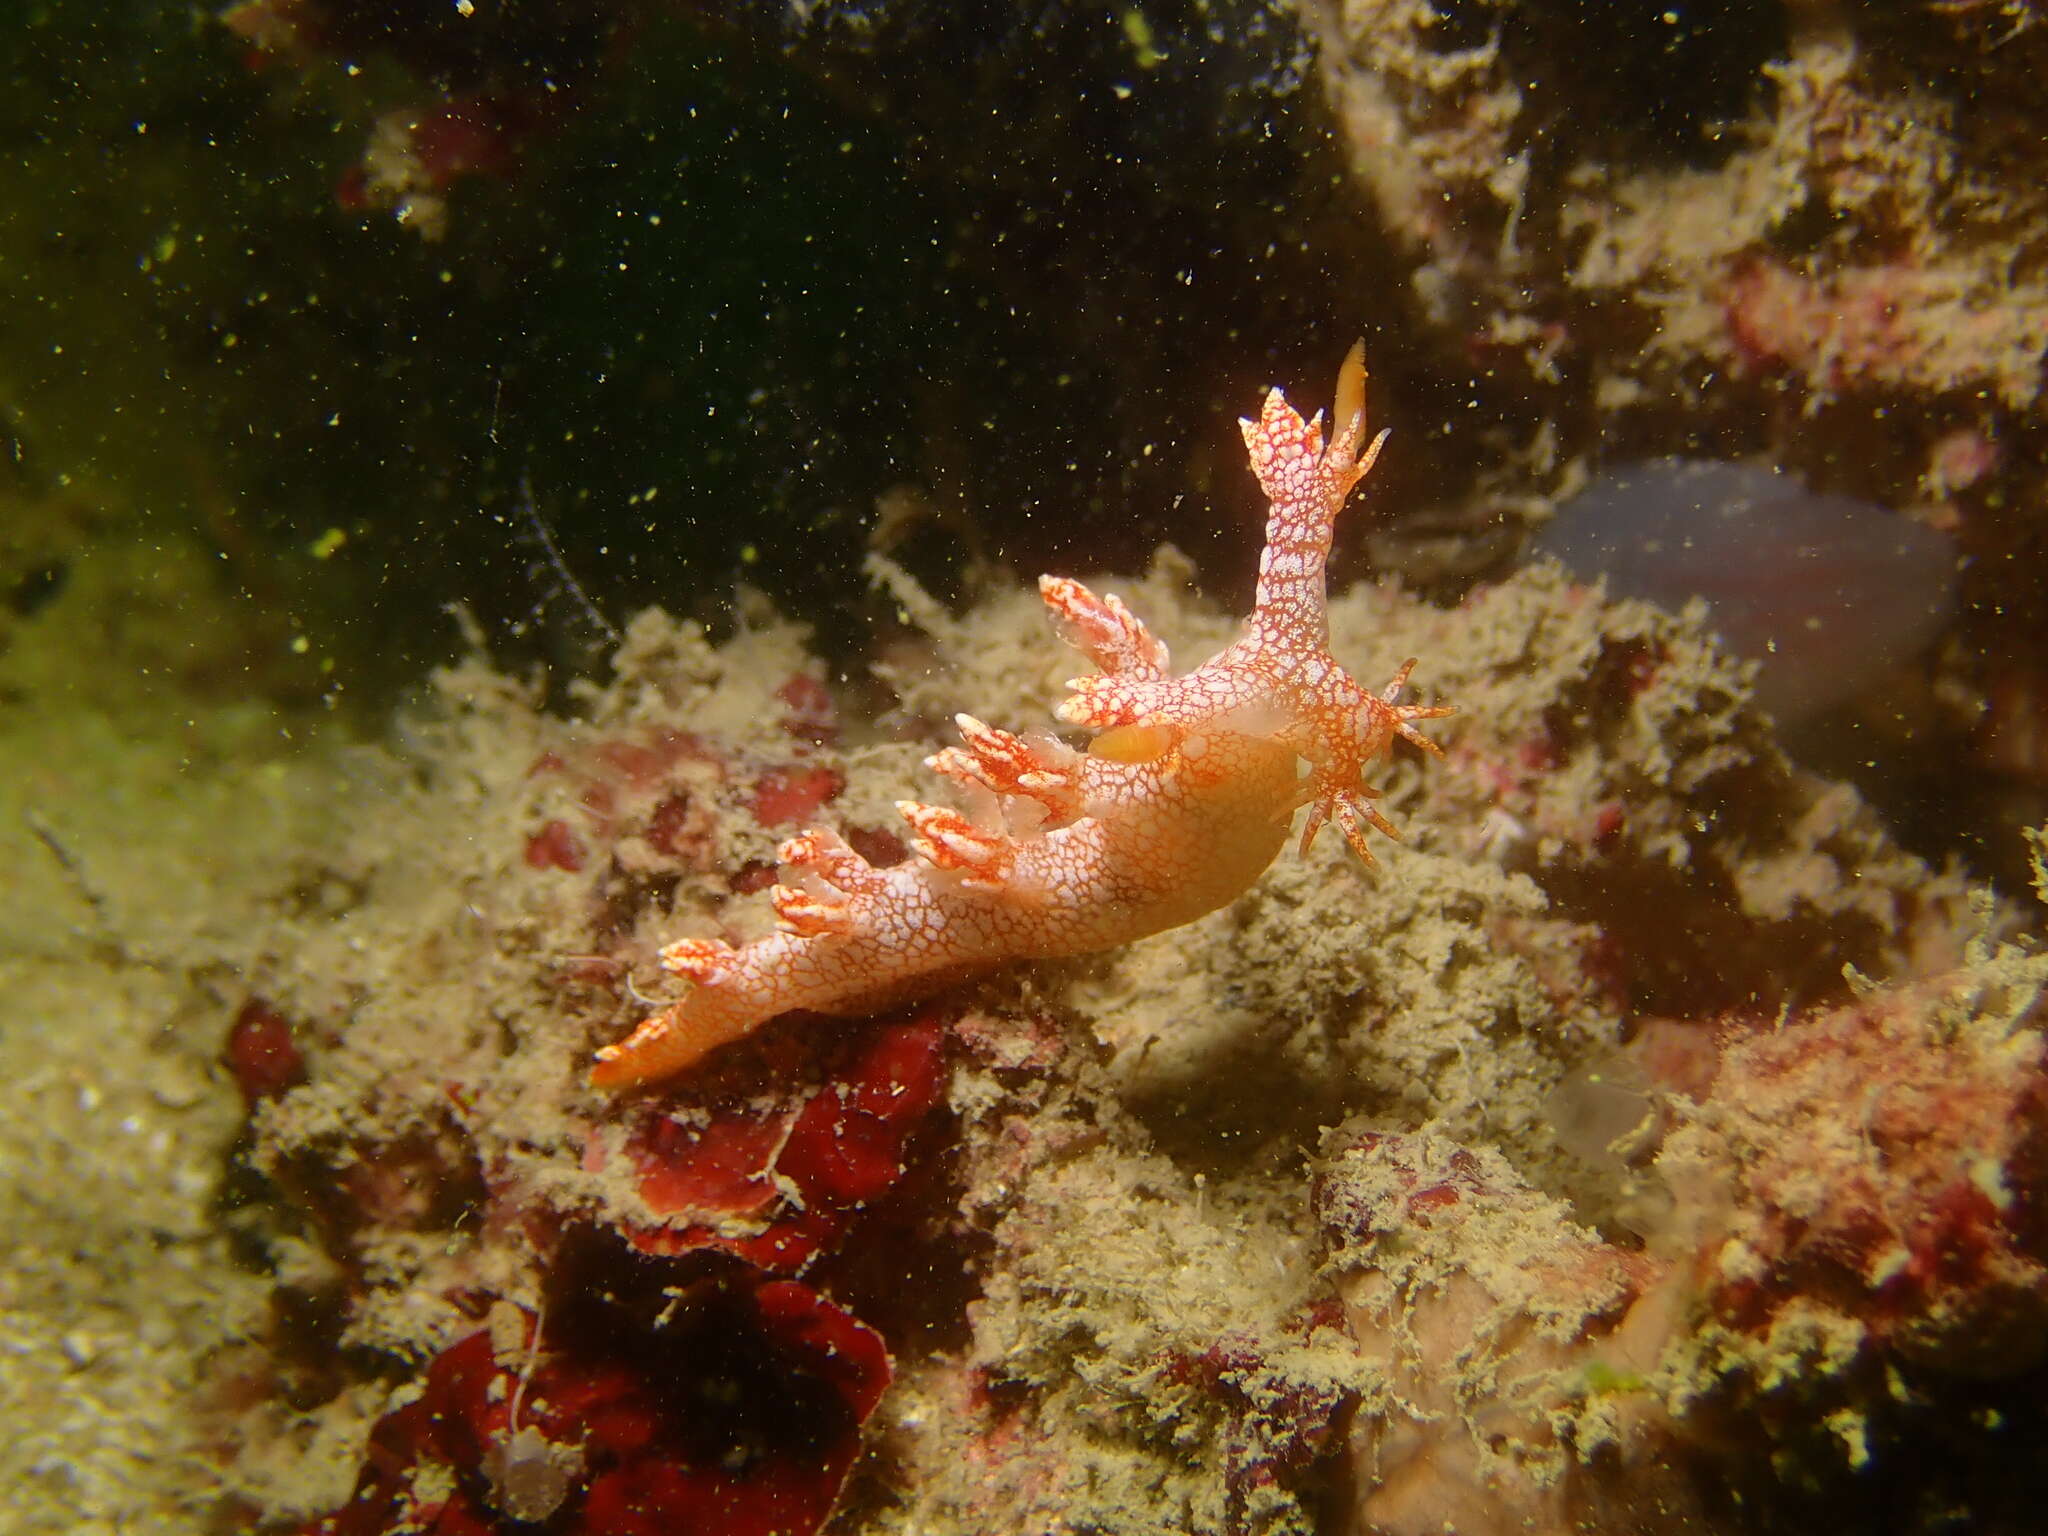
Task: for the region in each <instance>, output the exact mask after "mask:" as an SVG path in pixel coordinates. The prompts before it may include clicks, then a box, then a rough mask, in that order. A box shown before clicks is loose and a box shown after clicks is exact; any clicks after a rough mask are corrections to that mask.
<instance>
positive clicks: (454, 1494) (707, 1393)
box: [304, 1276, 891, 1536]
mask: <svg viewBox="0 0 2048 1536" xmlns="http://www.w3.org/2000/svg"><path fill="white" fill-rule="evenodd" d="M520 1316H521V1317H522V1319H523V1320H524V1314H520ZM519 1331H520V1333H522V1334H523V1335H524V1336H525V1346H524V1347H521V1348H502V1349H501V1346H500V1344H499V1342H496V1341H494V1338H493V1333H492V1330H490V1329H484V1330H481V1331H479V1332H476V1333H473V1334H471V1335H469V1336H468V1337H467V1338H465V1339H462V1340H461V1341H459V1342H458V1343H456V1344H453V1345H451V1346H450V1347H449V1348H447V1349H445V1350H443V1351H442V1352H441V1353H440V1355H438V1356H437V1357H436V1358H435V1359H434V1361H433V1363H432V1364H431V1365H430V1366H429V1367H428V1369H427V1373H426V1379H425V1382H424V1384H423V1387H422V1390H421V1393H420V1395H419V1397H417V1398H416V1399H415V1400H413V1401H412V1402H410V1403H408V1404H406V1405H405V1406H404V1407H402V1408H399V1409H397V1410H395V1411H394V1412H391V1413H388V1414H386V1415H385V1416H384V1417H383V1418H382V1419H380V1420H379V1421H378V1423H377V1425H376V1427H375V1428H374V1429H373V1430H372V1431H371V1435H370V1447H369V1454H368V1455H367V1456H366V1457H365V1460H364V1464H363V1470H362V1473H361V1476H360V1477H359V1479H358V1481H357V1484H356V1490H355V1493H354V1496H353V1497H352V1498H351V1499H350V1500H349V1502H348V1503H347V1504H346V1505H344V1506H343V1507H342V1508H341V1509H339V1510H337V1511H336V1512H335V1513H333V1514H331V1515H328V1516H327V1517H325V1518H324V1519H322V1520H318V1521H315V1522H313V1523H312V1524H311V1525H308V1526H306V1527H305V1528H304V1532H305V1536H386V1533H391V1536H396V1533H398V1532H403V1531H433V1532H436V1533H439V1536H484V1533H491V1536H513V1533H515V1532H519V1531H529V1530H534V1529H538V1528H541V1525H542V1523H543V1522H544V1523H545V1529H546V1530H548V1531H549V1532H552V1533H555V1536H643V1533H644V1536H656V1533H661V1536H675V1533H685V1536H692V1533H694V1536H713V1533H715V1536H807V1533H809V1532H811V1531H815V1530H816V1529H817V1528H818V1527H819V1526H820V1525H822V1524H823V1523H824V1520H825V1518H826V1516H828V1515H829V1514H830V1513H831V1511H832V1506H833V1504H834V1503H835V1501H836V1500H837V1498H838V1494H839V1489H840V1486H841V1485H842V1484H843V1483H844V1481H845V1478H846V1473H847V1471H848V1469H849V1468H850V1467H851V1466H852V1463H853V1459H854V1457H855V1455H856V1454H857V1453H858V1451H859V1448H860V1426H861V1424H862V1423H863V1422H864V1421H865V1420H866V1419H867V1417H868V1416H869V1415H870V1414H871V1413H873V1412H874V1409H875V1405H876V1403H877V1402H878V1401H879V1400H880V1398H881V1394H882V1390H883V1388H884V1387H886V1386H887V1385H888V1382H889V1378H890V1372H891V1368H890V1362H889V1356H888V1352H887V1350H886V1349H885V1348H884V1346H883V1344H882V1340H881V1337H880V1336H879V1335H878V1334H876V1333H875V1332H874V1330H872V1329H870V1328H868V1327H867V1326H866V1325H864V1324H862V1323H861V1322H859V1321H858V1320H857V1319H855V1318H854V1317H853V1316H852V1315H851V1314H849V1313H847V1312H845V1311H843V1310H842V1309H841V1308H839V1307H837V1306H835V1305H834V1304H833V1303H832V1302H830V1301H828V1300H826V1299H825V1298H824V1297H822V1296H820V1295H818V1294H817V1293H816V1292H815V1291H813V1290H811V1289H810V1288H809V1287H808V1286H805V1285H802V1284H800V1283H798V1282H796V1281H793V1280H772V1279H766V1278H762V1277H758V1276H754V1277H743V1278H740V1279H737V1280H733V1281H729V1282H725V1283H720V1284H717V1285H715V1286H712V1287H710V1288H708V1289H706V1288H702V1287H700V1288H697V1289H695V1290H693V1291H692V1293H691V1294H690V1295H689V1296H688V1297H687V1298H685V1299H682V1300H679V1301H678V1302H677V1303H676V1305H675V1306H674V1307H673V1308H672V1309H670V1310H669V1311H667V1312H665V1313H664V1314H663V1315H662V1320H661V1321H660V1322H659V1323H658V1324H656V1325H655V1326H654V1327H653V1328H651V1329H646V1330H644V1331H643V1330H640V1329H637V1328H628V1329H626V1330H624V1331H618V1330H615V1329H603V1330H597V1329H585V1330H583V1331H582V1332H581V1333H579V1332H578V1331H577V1330H575V1329H573V1328H564V1329H561V1330H556V1329H553V1328H550V1329H547V1330H544V1331H542V1333H541V1337H540V1339H539V1340H538V1346H539V1347H538V1348H535V1347H534V1346H535V1343H536V1341H535V1339H534V1333H535V1331H536V1330H535V1329H534V1327H533V1325H532V1323H531V1321H530V1320H525V1326H524V1327H522V1328H521V1329H520V1330H519ZM507 1342H509V1341H507Z"/></svg>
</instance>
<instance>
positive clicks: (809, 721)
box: [775, 672, 839, 746]
mask: <svg viewBox="0 0 2048 1536" xmlns="http://www.w3.org/2000/svg"><path fill="white" fill-rule="evenodd" d="M775 697H776V698H778V699H780V700H782V702H783V704H784V706H785V707H786V708H787V710H788V713H786V714H785V715H784V716H783V717H782V728H783V729H784V730H785V731H787V732H789V734H790V735H792V736H794V737H795V738H796V739H797V740H798V741H808V742H810V743H812V744H813V745H814V746H825V745H828V744H829V743H831V742H833V741H836V740H838V738H839V711H838V707H837V706H836V705H835V704H834V703H833V701H832V690H831V689H829V688H827V687H826V686H825V685H824V684H823V683H822V682H820V681H819V680H818V679H817V678H815V677H812V676H811V675H810V674H809V673H808V672H798V673H796V674H795V675H794V676H792V677H791V678H790V680H789V681H788V682H786V683H784V684H783V685H782V686H781V687H780V688H778V689H776V690H775Z"/></svg>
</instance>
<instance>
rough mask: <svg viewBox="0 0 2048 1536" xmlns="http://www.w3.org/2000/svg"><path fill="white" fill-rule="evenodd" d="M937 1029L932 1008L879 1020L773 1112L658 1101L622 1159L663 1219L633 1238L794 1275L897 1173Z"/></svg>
mask: <svg viewBox="0 0 2048 1536" xmlns="http://www.w3.org/2000/svg"><path fill="white" fill-rule="evenodd" d="M945 1036H946V1030H945V1027H944V1025H943V1023H942V1022H941V1021H940V1020H939V1019H938V1018H937V1017H936V1016H934V1015H930V1014H927V1015H924V1016H920V1017H917V1018H914V1019H911V1020H909V1021H907V1022H904V1023H898V1024H889V1025H884V1026H882V1027H880V1028H878V1029H875V1030H872V1031H870V1032H868V1033H867V1034H866V1035H865V1036H863V1037H862V1038H861V1039H860V1040H859V1041H858V1042H857V1044H856V1045H855V1046H854V1047H853V1049H851V1050H850V1051H848V1052H846V1053H844V1055H843V1057H842V1059H841V1060H840V1061H839V1062H838V1064H837V1065H836V1066H835V1067H834V1068H833V1069H832V1070H831V1072H830V1074H829V1076H828V1079H827V1081H826V1082H824V1083H823V1084H822V1085H819V1086H816V1087H811V1088H805V1089H797V1090H794V1091H789V1092H788V1093H787V1096H786V1097H785V1098H784V1099H783V1100H782V1102H780V1103H777V1104H775V1105H773V1107H770V1108H763V1107H761V1106H760V1104H759V1102H758V1101H757V1100H755V1099H747V1100H744V1101H741V1102H738V1103H734V1102H732V1101H731V1100H730V1099H729V1098H723V1097H719V1098H713V1099H711V1101H710V1102H691V1101H689V1100H683V1101H678V1102H670V1103H668V1104H665V1105H663V1106H662V1107H661V1109H660V1110H659V1111H658V1112H656V1113H654V1114H652V1115H650V1117H649V1118H648V1119H647V1120H646V1121H645V1122H643V1123H642V1125H641V1126H640V1127H639V1129H638V1130H637V1131H636V1132H635V1133H634V1135H633V1138H632V1141H631V1144H630V1147H629V1156H630V1157H631V1159H632V1161H633V1165H634V1168H635V1171H636V1173H637V1177H638V1186H639V1190H640V1194H641V1196H642V1198H643V1199H645V1200H646V1202H647V1204H648V1205H649V1206H650V1207H651V1208H652V1209H653V1210H654V1211H655V1212H656V1213H657V1214H658V1215H661V1216H663V1217H667V1218H670V1222H669V1224H668V1225H665V1226H661V1227H645V1228H638V1229H635V1230H634V1231H632V1232H631V1233H630V1234H629V1236H630V1239H631V1241H632V1242H633V1244H634V1246H636V1247H638V1248H639V1249H641V1250H642V1251H643V1252H646V1253H656V1254H671V1255H673V1254H682V1253H692V1252H697V1251H700V1250H705V1249H715V1250H718V1251H720V1252H724V1253H729V1254H731V1255H733V1256H734V1257H736V1258H740V1259H744V1260H746V1261H747V1262H748V1263H750V1264H754V1265H757V1266H759V1267H760V1268H762V1269H765V1270H769V1271H772V1272H775V1273H782V1274H795V1273H799V1272H801V1271H802V1269H803V1268H804V1267H805V1266H806V1265H807V1264H809V1263H810V1261H811V1260H812V1259H813V1258H814V1257H816V1256H817V1254H818V1253H819V1252H820V1251H821V1250H823V1249H825V1248H826V1247H829V1246H830V1245H831V1244H832V1243H834V1242H835V1241H836V1240H837V1239H838V1237H839V1236H840V1234H841V1233H842V1232H843V1231H844V1230H845V1228H846V1226H847V1224H848V1222H849V1221H850V1220H851V1219H852V1218H853V1216H854V1215H855V1214H856V1213H857V1212H858V1211H859V1210H860V1209H861V1208H862V1207H864V1206H865V1205H867V1204H868V1203H869V1202H871V1201H873V1200H875V1199H878V1198H879V1197H880V1196H882V1195H884V1194H886V1193H888V1191H889V1190H890V1189H891V1188H893V1187H894V1186H895V1185H896V1183H897V1181H898V1180H900V1179H901V1178H902V1177H903V1175H904V1172H905V1169H906V1162H905V1158H906V1152H907V1149H908V1146H909V1142H910V1138H911V1136H912V1135H913V1134H914V1133H915V1132H916V1131H917V1129H918V1128H919V1127H920V1126H921V1125H922V1124H923V1123H924V1122H925V1120H926V1118H927V1117H928V1116H929V1115H930V1113H931V1111H932V1110H933V1109H934V1108H935V1107H936V1106H937V1105H938V1103H939V1100H940V1099H941V1097H942V1096H943V1094H944V1091H945V1086H946V1077H947V1073H946V1064H945ZM792 1191H793V1192H794V1194H793V1196H792Z"/></svg>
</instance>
